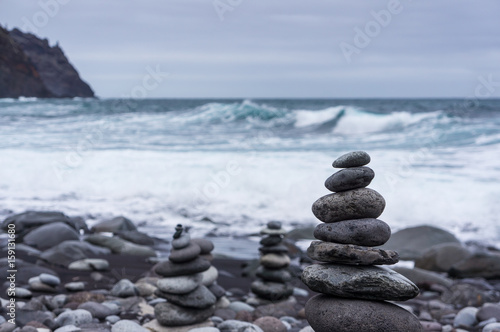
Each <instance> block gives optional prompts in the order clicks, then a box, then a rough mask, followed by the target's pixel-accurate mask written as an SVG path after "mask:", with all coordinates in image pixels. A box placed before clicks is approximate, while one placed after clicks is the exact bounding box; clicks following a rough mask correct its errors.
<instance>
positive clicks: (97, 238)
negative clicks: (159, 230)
mask: <svg viewBox="0 0 500 332" xmlns="http://www.w3.org/2000/svg"><path fill="white" fill-rule="evenodd" d="M85 241H88V242H90V243H92V244H95V245H97V246H101V247H106V248H109V249H111V251H112V252H114V253H116V254H123V255H132V256H143V257H155V256H156V252H155V251H154V250H153V249H152V248H150V247H147V246H142V245H139V244H135V243H132V242H129V241H126V240H123V239H121V238H119V237H116V236H114V237H109V236H104V235H101V234H92V235H89V236H87V237H86V238H85Z"/></svg>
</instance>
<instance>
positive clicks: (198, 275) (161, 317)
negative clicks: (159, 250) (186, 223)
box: [154, 225, 224, 327]
mask: <svg viewBox="0 0 500 332" xmlns="http://www.w3.org/2000/svg"><path fill="white" fill-rule="evenodd" d="M213 248H214V247H213V243H212V242H211V241H209V240H206V239H191V237H190V235H189V234H188V233H187V232H185V230H184V228H183V227H182V225H177V226H176V227H175V234H174V236H173V241H172V250H171V252H170V256H169V258H168V260H165V261H161V262H159V263H158V264H157V265H156V266H155V267H154V271H155V272H156V273H157V274H158V275H159V276H161V279H159V280H158V283H157V287H158V289H157V290H156V292H155V295H156V296H157V297H159V298H164V299H166V300H167V302H162V303H159V304H157V305H156V306H155V316H156V319H157V320H158V322H159V323H160V324H161V325H163V326H167V327H175V326H189V325H193V324H198V323H201V322H203V321H205V320H207V319H208V318H209V317H211V316H212V315H213V313H214V311H215V304H216V302H217V300H218V299H219V298H220V297H222V296H223V295H224V291H223V290H221V288H220V287H219V286H218V285H217V283H216V280H217V277H218V272H217V269H216V268H215V267H213V266H211V264H210V261H209V260H206V259H205V258H203V257H207V255H208V256H211V255H210V252H211V251H212V250H213ZM201 256H203V257H201Z"/></svg>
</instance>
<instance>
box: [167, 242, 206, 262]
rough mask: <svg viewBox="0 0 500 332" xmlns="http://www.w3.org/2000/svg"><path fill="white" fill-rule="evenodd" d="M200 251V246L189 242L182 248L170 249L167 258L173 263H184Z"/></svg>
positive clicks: (196, 255)
mask: <svg viewBox="0 0 500 332" xmlns="http://www.w3.org/2000/svg"><path fill="white" fill-rule="evenodd" d="M200 253H201V248H200V246H199V245H197V244H196V243H193V242H191V243H189V244H188V245H187V246H186V247H184V248H182V249H174V250H172V251H171V252H170V256H169V257H168V259H169V260H170V261H172V262H174V263H186V262H189V261H192V260H193V259H195V258H196V257H198V256H199V255H200Z"/></svg>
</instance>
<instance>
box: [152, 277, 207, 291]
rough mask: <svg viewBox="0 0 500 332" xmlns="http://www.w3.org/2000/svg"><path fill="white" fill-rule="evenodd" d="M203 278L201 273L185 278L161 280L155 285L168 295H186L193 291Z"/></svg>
mask: <svg viewBox="0 0 500 332" xmlns="http://www.w3.org/2000/svg"><path fill="white" fill-rule="evenodd" d="M202 279H203V276H202V274H201V273H196V274H191V275H187V276H177V277H168V278H161V279H160V280H158V282H157V283H156V286H157V287H158V289H159V290H161V291H162V292H165V293H170V294H187V293H189V292H192V291H193V290H195V289H196V288H197V287H198V286H199V285H201V281H202Z"/></svg>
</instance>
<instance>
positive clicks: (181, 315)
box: [155, 302, 215, 326]
mask: <svg viewBox="0 0 500 332" xmlns="http://www.w3.org/2000/svg"><path fill="white" fill-rule="evenodd" d="M214 310H215V308H214V307H209V308H206V309H202V310H200V309H190V308H183V307H179V306H177V305H175V304H172V303H168V302H165V303H158V304H157V305H156V306H155V317H156V319H157V320H158V322H159V323H160V324H161V325H163V326H183V325H192V324H196V323H201V322H203V321H204V320H206V319H207V318H209V317H210V316H212V314H213V312H214Z"/></svg>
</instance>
